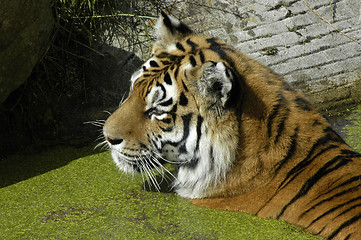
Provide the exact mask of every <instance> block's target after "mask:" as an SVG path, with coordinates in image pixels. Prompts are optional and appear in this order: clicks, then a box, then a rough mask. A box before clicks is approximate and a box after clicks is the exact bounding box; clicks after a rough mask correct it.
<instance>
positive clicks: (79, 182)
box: [0, 147, 318, 239]
mask: <svg viewBox="0 0 361 240" xmlns="http://www.w3.org/2000/svg"><path fill="white" fill-rule="evenodd" d="M87 153H89V149H88V148H81V149H77V148H71V147H58V148H55V149H50V150H46V151H43V152H41V153H31V154H25V153H23V154H17V155H14V156H12V157H9V158H7V159H4V160H2V161H1V162H0V180H1V183H2V184H1V187H2V188H1V189H0V207H1V211H0V222H1V224H0V239H318V238H317V237H315V236H312V235H310V234H307V233H304V232H302V231H301V230H300V229H299V228H297V227H294V226H291V225H289V224H287V223H285V222H282V221H277V220H272V219H261V218H257V217H255V216H253V215H250V214H245V213H240V212H227V211H221V210H214V209H208V208H203V207H197V206H194V205H192V204H190V203H189V202H188V201H187V200H185V199H182V198H180V197H179V196H177V195H176V194H174V193H159V192H151V191H145V190H144V188H143V179H142V177H141V176H138V175H136V176H129V175H125V174H122V173H120V172H119V171H118V170H117V169H116V167H115V165H114V164H113V163H112V160H111V157H110V154H109V153H108V152H105V153H99V154H94V155H89V156H86V155H87ZM79 155H82V156H85V157H79Z"/></svg>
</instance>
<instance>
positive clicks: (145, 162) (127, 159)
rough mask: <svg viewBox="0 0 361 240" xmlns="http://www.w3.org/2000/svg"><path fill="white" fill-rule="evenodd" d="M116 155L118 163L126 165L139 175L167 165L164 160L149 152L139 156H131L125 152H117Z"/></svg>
mask: <svg viewBox="0 0 361 240" xmlns="http://www.w3.org/2000/svg"><path fill="white" fill-rule="evenodd" d="M116 155H117V161H119V162H123V163H126V164H127V165H129V166H131V167H132V168H133V169H134V170H135V171H136V172H138V173H141V172H144V171H149V170H151V169H154V168H157V167H160V166H162V165H164V164H165V163H166V161H165V160H164V159H161V158H157V157H156V156H154V155H153V154H150V153H149V152H147V153H143V154H138V155H130V154H127V153H124V152H119V151H116Z"/></svg>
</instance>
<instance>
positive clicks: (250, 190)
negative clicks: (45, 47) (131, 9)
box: [103, 13, 361, 239]
mask: <svg viewBox="0 0 361 240" xmlns="http://www.w3.org/2000/svg"><path fill="white" fill-rule="evenodd" d="M156 28H157V36H158V39H157V41H156V42H155V44H154V46H153V52H152V57H151V58H150V59H149V60H148V61H147V62H145V63H144V64H143V65H142V67H141V68H140V69H139V70H138V71H136V72H135V73H134V74H133V76H132V78H131V90H130V93H129V96H128V98H127V99H126V100H125V101H124V102H123V103H122V105H121V106H120V107H119V108H118V109H117V110H116V111H115V112H114V113H113V114H112V115H111V116H110V117H109V118H108V119H107V121H106V123H105V125H104V127H103V132H104V136H105V138H106V140H107V142H108V145H109V147H110V149H111V154H112V157H113V160H114V162H115V163H116V164H117V166H118V167H119V168H120V169H121V170H122V171H124V172H128V173H137V172H140V173H142V174H145V175H147V176H148V177H149V178H150V181H151V182H152V183H153V184H154V185H155V186H156V187H157V188H158V187H159V185H158V183H157V182H156V179H155V177H154V175H153V173H152V171H151V169H156V170H157V171H159V172H160V169H162V168H163V164H164V163H167V162H168V163H172V164H174V165H176V169H177V171H176V173H175V174H174V180H173V182H172V188H173V189H174V191H175V192H176V193H177V194H179V195H180V196H182V197H184V198H187V199H190V201H191V202H192V203H194V204H196V205H199V206H206V207H211V208H219V209H225V210H234V211H243V212H248V213H252V214H255V215H257V216H260V217H266V218H276V219H282V220H285V221H287V222H289V223H291V224H295V225H298V226H301V227H302V228H304V229H305V230H307V231H309V232H311V233H314V234H317V235H320V236H323V237H326V238H329V239H361V189H360V184H361V175H360V174H361V155H360V154H359V153H357V152H355V151H353V150H352V149H351V148H350V147H349V146H347V145H346V144H345V142H344V141H343V140H342V139H341V138H340V137H339V136H338V135H337V134H336V133H335V132H334V131H333V130H332V129H331V126H330V124H329V123H328V122H327V120H326V119H324V118H323V117H322V115H320V114H319V113H318V112H317V111H316V110H315V109H314V108H313V107H312V106H311V105H310V104H309V102H308V101H307V100H305V98H304V97H303V96H302V94H300V93H298V92H297V91H295V90H293V89H292V88H291V87H290V86H289V85H288V83H287V82H285V81H284V80H283V79H282V77H280V76H279V75H277V74H276V73H274V72H273V71H272V70H271V69H269V68H267V67H265V66H263V65H262V64H260V63H258V62H257V61H255V60H253V59H251V58H249V57H247V56H245V55H244V54H242V53H240V52H239V51H237V50H235V49H233V48H232V47H230V46H228V45H227V44H225V43H223V42H222V41H220V40H217V39H215V38H210V37H207V36H204V35H202V34H196V33H194V32H192V31H191V30H190V29H189V27H187V26H186V25H184V24H183V23H182V22H180V21H179V20H177V19H175V18H173V17H172V16H168V15H166V14H164V13H162V16H161V17H160V19H159V20H158V22H157V26H156ZM165 171H167V170H165Z"/></svg>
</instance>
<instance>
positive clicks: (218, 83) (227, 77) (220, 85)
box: [197, 62, 236, 108]
mask: <svg viewBox="0 0 361 240" xmlns="http://www.w3.org/2000/svg"><path fill="white" fill-rule="evenodd" d="M235 84H236V81H235V79H234V74H233V73H232V70H231V69H230V68H228V67H227V66H226V65H225V64H224V63H223V62H210V63H209V64H207V65H206V66H205V67H204V68H203V71H202V74H201V77H200V79H199V81H197V85H198V90H199V92H200V93H201V94H202V95H203V96H204V97H205V98H207V99H209V101H211V102H212V103H213V104H215V105H216V106H218V107H222V108H227V107H228V106H230V99H231V97H232V93H233V92H234V89H235Z"/></svg>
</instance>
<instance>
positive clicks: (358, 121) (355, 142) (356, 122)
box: [342, 105, 361, 152]
mask: <svg viewBox="0 0 361 240" xmlns="http://www.w3.org/2000/svg"><path fill="white" fill-rule="evenodd" d="M346 120H348V121H349V123H348V124H346V125H345V127H344V128H343V130H342V132H343V133H345V134H347V137H346V138H345V141H346V142H347V143H348V144H349V145H350V146H352V147H353V148H354V149H355V150H356V151H358V152H361V105H360V106H358V107H356V108H355V109H353V110H352V111H351V113H350V114H349V115H348V116H347V117H346Z"/></svg>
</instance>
